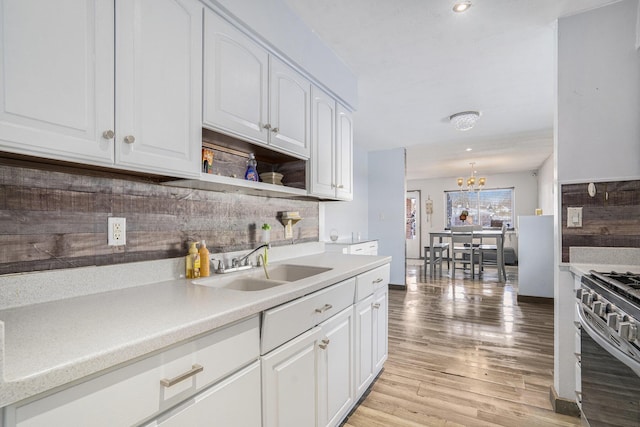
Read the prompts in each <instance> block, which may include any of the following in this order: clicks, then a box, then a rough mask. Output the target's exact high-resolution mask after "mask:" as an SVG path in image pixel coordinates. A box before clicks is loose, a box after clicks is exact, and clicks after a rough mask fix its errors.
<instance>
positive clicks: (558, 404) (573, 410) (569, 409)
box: [549, 386, 582, 418]
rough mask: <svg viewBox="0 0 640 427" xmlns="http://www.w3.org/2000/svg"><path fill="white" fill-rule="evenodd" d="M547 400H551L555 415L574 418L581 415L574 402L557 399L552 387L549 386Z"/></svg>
mask: <svg viewBox="0 0 640 427" xmlns="http://www.w3.org/2000/svg"><path fill="white" fill-rule="evenodd" d="M549 400H551V406H553V411H554V412H555V413H557V414H562V415H569V416H571V417H576V418H579V417H580V416H581V415H582V413H581V412H580V408H579V407H578V404H577V403H576V402H575V400H569V399H565V398H562V397H559V396H558V393H556V389H555V387H554V386H551V387H550V389H549Z"/></svg>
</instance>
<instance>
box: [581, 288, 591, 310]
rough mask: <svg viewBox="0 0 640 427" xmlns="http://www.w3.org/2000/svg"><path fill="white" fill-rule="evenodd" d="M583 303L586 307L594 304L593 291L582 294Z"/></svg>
mask: <svg viewBox="0 0 640 427" xmlns="http://www.w3.org/2000/svg"><path fill="white" fill-rule="evenodd" d="M582 303H583V304H584V305H586V306H589V307H590V306H591V303H593V294H592V293H591V291H589V292H583V293H582Z"/></svg>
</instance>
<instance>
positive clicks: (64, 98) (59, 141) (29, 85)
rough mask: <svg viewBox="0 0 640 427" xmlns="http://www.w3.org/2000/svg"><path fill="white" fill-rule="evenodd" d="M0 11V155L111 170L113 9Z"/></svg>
mask: <svg viewBox="0 0 640 427" xmlns="http://www.w3.org/2000/svg"><path fill="white" fill-rule="evenodd" d="M0 8H1V10H0V19H1V20H2V21H1V26H2V31H1V32H0V51H1V52H2V55H0V100H1V101H2V103H1V104H0V150H3V151H10V152H14V153H20V154H29V155H35V156H40V157H47V158H54V159H59V160H70V161H76V162H79V161H88V162H90V163H92V164H99V165H111V164H113V160H114V150H113V142H112V141H111V140H110V139H105V138H103V136H102V133H103V131H106V130H108V129H113V122H114V97H113V84H114V78H113V67H114V55H113V52H114V41H113V40H114V34H113V31H114V30H113V14H114V7H113V2H112V1H100V0H69V1H66V2H64V3H60V2H52V1H49V0H28V1H25V0H3V1H2V2H0Z"/></svg>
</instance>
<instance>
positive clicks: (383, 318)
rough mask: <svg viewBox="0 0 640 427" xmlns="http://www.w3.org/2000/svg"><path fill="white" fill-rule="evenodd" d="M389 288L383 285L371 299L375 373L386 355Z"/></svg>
mask: <svg viewBox="0 0 640 427" xmlns="http://www.w3.org/2000/svg"><path fill="white" fill-rule="evenodd" d="M388 296H389V290H388V288H387V287H384V288H382V289H380V290H378V291H376V293H375V294H374V298H375V299H374V301H373V372H374V375H377V374H378V373H379V372H380V371H381V370H382V366H383V365H384V362H385V361H386V360H387V355H388V351H387V349H388V324H387V321H388V318H387V314H388V313H387V307H388Z"/></svg>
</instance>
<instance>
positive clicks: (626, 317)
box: [576, 270, 640, 349]
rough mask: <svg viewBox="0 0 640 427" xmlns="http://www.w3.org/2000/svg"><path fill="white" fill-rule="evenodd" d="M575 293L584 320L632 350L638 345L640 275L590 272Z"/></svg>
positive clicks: (639, 338)
mask: <svg viewBox="0 0 640 427" xmlns="http://www.w3.org/2000/svg"><path fill="white" fill-rule="evenodd" d="M581 282H582V286H581V288H580V289H578V290H577V291H576V297H577V299H578V302H579V303H580V305H582V307H583V313H584V314H585V315H586V317H587V320H589V319H590V320H591V322H592V323H598V324H600V325H601V326H600V327H599V328H600V329H601V330H602V331H603V332H605V331H604V329H605V328H606V330H608V331H609V333H608V335H613V336H614V337H617V339H618V340H619V339H622V340H623V341H625V342H626V343H628V344H629V345H631V346H632V347H633V348H636V349H639V346H638V344H640V274H638V273H631V272H627V273H618V272H615V271H611V272H597V271H593V270H591V271H590V274H589V275H584V276H582V280H581Z"/></svg>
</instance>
